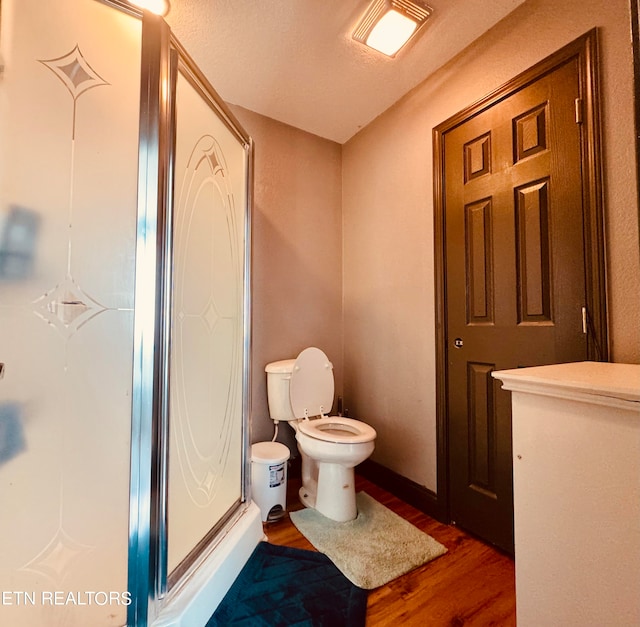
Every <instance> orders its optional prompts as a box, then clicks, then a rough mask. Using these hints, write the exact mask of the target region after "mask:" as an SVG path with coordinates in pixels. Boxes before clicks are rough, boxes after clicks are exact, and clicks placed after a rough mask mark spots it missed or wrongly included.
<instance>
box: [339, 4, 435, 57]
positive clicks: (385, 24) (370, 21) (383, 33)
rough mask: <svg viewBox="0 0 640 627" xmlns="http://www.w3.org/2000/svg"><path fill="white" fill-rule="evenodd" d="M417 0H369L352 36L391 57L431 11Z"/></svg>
mask: <svg viewBox="0 0 640 627" xmlns="http://www.w3.org/2000/svg"><path fill="white" fill-rule="evenodd" d="M431 13H432V9H431V8H430V7H428V6H427V5H426V4H423V3H422V2H420V1H419V0H373V2H372V3H371V4H370V5H369V8H368V9H367V11H366V12H365V14H364V15H363V16H362V18H361V20H360V22H359V23H358V25H357V26H356V28H355V30H354V31H353V35H352V37H353V39H355V40H356V41H359V42H360V43H363V44H365V45H367V46H369V47H370V48H374V49H375V50H378V51H379V52H382V53H383V54H386V55H387V56H390V57H393V56H395V54H396V53H397V52H398V50H400V48H402V46H404V45H405V44H406V43H407V42H408V41H409V39H411V37H413V35H414V34H415V33H416V32H417V31H418V29H419V28H420V27H421V26H422V25H423V24H424V23H425V22H426V20H427V18H428V17H429V16H430V15H431Z"/></svg>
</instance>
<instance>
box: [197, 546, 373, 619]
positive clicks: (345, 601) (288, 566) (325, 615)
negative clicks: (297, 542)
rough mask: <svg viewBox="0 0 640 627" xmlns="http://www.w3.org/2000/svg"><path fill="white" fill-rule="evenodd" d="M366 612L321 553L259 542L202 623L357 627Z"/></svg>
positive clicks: (360, 594) (362, 599) (363, 600)
mask: <svg viewBox="0 0 640 627" xmlns="http://www.w3.org/2000/svg"><path fill="white" fill-rule="evenodd" d="M366 613H367V591H366V590H363V589H362V588H358V587H357V586H354V585H353V584H352V583H351V582H350V581H349V580H348V579H347V578H346V577H345V576H344V575H343V574H342V573H341V572H340V571H339V570H338V568H337V567H336V566H334V564H333V562H332V561H331V560H330V559H329V558H328V557H327V556H326V555H324V554H323V553H317V552H315V551H303V550H302V549H293V548H290V547H286V546H278V545H275V544H269V543H268V542H260V544H258V546H257V547H256V549H255V551H254V552H253V553H252V555H251V557H250V558H249V561H248V562H247V563H246V564H245V566H244V568H243V569H242V571H240V574H239V575H238V578H237V579H236V580H235V582H234V583H233V585H232V586H231V589H230V590H229V592H227V594H226V596H225V597H224V599H223V600H222V603H220V605H219V606H218V609H216V611H215V612H214V614H213V616H212V617H211V618H210V619H209V622H208V623H207V627H228V626H230V625H235V626H237V627H292V626H295V627H363V626H364V624H365V616H366Z"/></svg>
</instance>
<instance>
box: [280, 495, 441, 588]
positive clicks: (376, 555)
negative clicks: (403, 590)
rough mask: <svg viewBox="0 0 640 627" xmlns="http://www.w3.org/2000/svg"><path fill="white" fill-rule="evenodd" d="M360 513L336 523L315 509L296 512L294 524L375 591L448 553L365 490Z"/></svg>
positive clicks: (348, 573)
mask: <svg viewBox="0 0 640 627" xmlns="http://www.w3.org/2000/svg"><path fill="white" fill-rule="evenodd" d="M356 500H357V504H358V517H357V518H356V519H355V520H351V521H349V522H342V523H341V522H335V521H334V520H330V519H328V518H325V517H324V516H323V515H322V514H319V513H318V512H317V511H316V510H314V509H303V510H300V511H297V512H291V514H290V517H291V521H292V522H293V524H294V525H295V526H296V527H297V528H298V530H299V531H300V533H302V534H303V535H304V536H305V537H306V538H307V539H308V540H309V542H311V544H313V546H315V547H316V549H318V550H319V551H321V552H322V553H324V554H325V555H327V556H329V558H330V559H331V561H332V562H333V563H334V564H335V565H336V566H337V567H338V568H339V569H340V570H341V571H342V572H343V573H344V575H345V576H346V577H347V578H348V579H349V580H350V581H351V582H352V583H354V584H355V585H356V586H359V587H360V588H365V589H367V590H371V589H373V588H377V587H378V586H382V585H384V584H385V583H388V582H389V581H391V580H392V579H395V578H396V577H399V576H400V575H404V574H405V573H408V572H409V571H410V570H413V569H414V568H417V567H418V566H421V565H422V564H425V563H426V562H429V561H430V560H432V559H435V558H436V557H439V556H440V555H443V554H444V553H446V552H447V549H446V548H445V547H444V546H443V545H442V544H440V543H439V542H437V541H436V540H434V539H433V538H432V537H431V536H430V535H427V534H426V533H424V532H422V531H420V530H419V529H418V528H417V527H415V526H414V525H412V524H411V523H409V522H407V521H406V520H404V519H403V518H401V517H400V516H398V515H397V514H394V513H393V512H392V511H391V510H390V509H388V508H386V507H385V506H384V505H382V504H380V503H378V501H376V500H375V499H374V498H372V497H371V496H369V495H368V494H366V493H365V492H358V494H357V495H356Z"/></svg>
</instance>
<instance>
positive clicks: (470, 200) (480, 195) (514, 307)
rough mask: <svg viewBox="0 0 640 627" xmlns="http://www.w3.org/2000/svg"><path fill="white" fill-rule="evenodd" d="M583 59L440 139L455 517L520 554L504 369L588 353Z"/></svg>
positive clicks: (578, 357)
mask: <svg viewBox="0 0 640 627" xmlns="http://www.w3.org/2000/svg"><path fill="white" fill-rule="evenodd" d="M578 97H579V73H578V66H577V62H576V61H575V59H573V60H570V61H568V62H567V63H565V64H564V65H562V66H561V67H559V68H557V69H555V70H554V71H552V72H551V73H548V74H546V75H545V76H543V77H542V78H539V79H538V80H536V81H535V82H534V83H531V84H529V85H527V86H526V87H523V88H521V89H519V90H518V91H516V92H515V93H512V94H511V95H510V96H508V97H506V98H505V99H503V100H502V101H500V102H498V103H496V104H493V105H492V106H490V107H488V108H487V109H484V110H482V111H481V112H480V113H477V114H476V115H474V116H473V117H472V118H470V119H468V120H467V121H465V122H464V123H461V124H460V125H458V126H457V127H456V128H454V129H452V130H450V131H448V132H447V133H446V134H445V135H444V138H443V146H444V205H445V206H444V216H445V218H444V219H445V251H446V256H445V264H446V279H445V290H446V299H447V310H446V317H447V318H446V327H447V331H446V343H447V346H446V354H447V367H448V376H447V401H448V420H449V423H448V427H449V429H448V433H449V490H450V492H449V495H450V496H449V499H450V515H451V519H452V520H454V521H455V522H456V523H458V524H459V525H460V526H461V527H464V528H466V529H468V530H469V531H471V532H473V533H475V534H477V535H479V536H480V537H482V538H484V539H486V540H488V541H489V542H491V543H493V544H496V545H497V546H499V547H502V548H503V549H505V550H508V551H512V550H513V491H512V449H511V398H510V394H509V393H508V392H504V391H503V390H502V389H501V388H500V385H499V382H497V381H496V380H494V379H493V378H492V377H491V372H492V371H493V370H503V369H507V368H516V367H520V366H533V365H540V364H550V363H559V362H567V361H580V360H584V359H585V358H586V357H587V342H586V336H585V335H584V333H583V327H582V308H583V307H584V306H585V304H586V301H585V267H584V262H585V259H584V244H583V204H582V189H583V187H582V181H581V144H580V141H581V140H580V126H579V120H578V118H577V113H576V111H577V107H578V105H577V104H576V99H577V98H578Z"/></svg>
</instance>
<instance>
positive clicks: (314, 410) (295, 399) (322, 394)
mask: <svg viewBox="0 0 640 627" xmlns="http://www.w3.org/2000/svg"><path fill="white" fill-rule="evenodd" d="M333 391H334V385H333V364H332V363H331V362H330V361H329V358H328V357H327V356H326V355H325V354H324V353H323V352H322V351H321V350H320V349H319V348H313V347H311V348H305V349H304V350H303V351H302V352H301V353H300V354H299V355H298V357H297V358H296V362H295V364H294V365H293V371H292V372H291V381H290V383H289V397H290V399H291V409H292V410H293V415H294V416H295V417H296V418H304V417H305V416H320V415H325V414H328V413H329V412H330V411H331V406H332V405H333Z"/></svg>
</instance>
